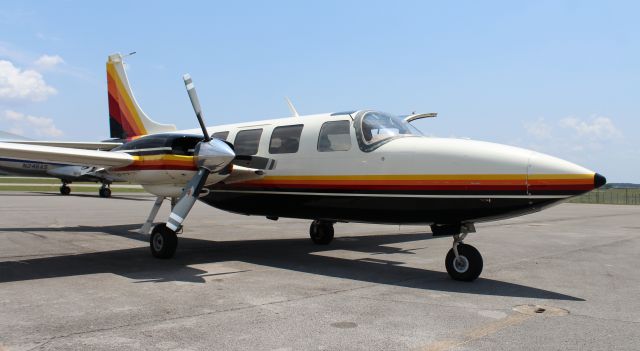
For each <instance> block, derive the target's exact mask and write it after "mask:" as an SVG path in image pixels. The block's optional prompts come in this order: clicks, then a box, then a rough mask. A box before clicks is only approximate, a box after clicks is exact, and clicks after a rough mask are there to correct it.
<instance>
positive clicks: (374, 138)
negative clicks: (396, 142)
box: [355, 111, 422, 152]
mask: <svg viewBox="0 0 640 351" xmlns="http://www.w3.org/2000/svg"><path fill="white" fill-rule="evenodd" d="M355 126H356V132H357V133H358V136H359V138H358V144H359V145H360V148H361V149H362V150H363V151H366V152H369V151H372V150H374V149H376V148H378V147H379V146H381V145H383V144H385V143H387V142H388V141H390V140H392V139H395V138H399V137H405V136H422V133H420V131H418V130H417V129H416V128H415V127H413V126H411V124H409V123H407V122H405V121H404V120H403V119H401V118H400V117H398V116H395V115H392V114H389V113H385V112H379V111H363V112H360V113H359V114H358V116H356V123H355Z"/></svg>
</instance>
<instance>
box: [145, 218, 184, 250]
mask: <svg viewBox="0 0 640 351" xmlns="http://www.w3.org/2000/svg"><path fill="white" fill-rule="evenodd" d="M149 246H150V247H151V254H152V255H153V257H156V258H171V257H173V255H174V254H175V253H176V248H177V247H178V236H177V235H176V232H174V231H173V230H171V229H169V228H167V225H166V224H165V223H160V224H156V226H155V227H153V230H152V231H151V236H150V237H149Z"/></svg>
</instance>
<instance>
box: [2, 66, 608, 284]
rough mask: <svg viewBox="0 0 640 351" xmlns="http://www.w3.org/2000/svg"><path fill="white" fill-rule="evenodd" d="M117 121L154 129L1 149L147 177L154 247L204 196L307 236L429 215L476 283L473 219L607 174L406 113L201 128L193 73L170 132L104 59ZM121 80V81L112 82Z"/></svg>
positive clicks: (323, 237) (538, 201)
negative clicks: (424, 123) (305, 229)
mask: <svg viewBox="0 0 640 351" xmlns="http://www.w3.org/2000/svg"><path fill="white" fill-rule="evenodd" d="M107 73H108V81H109V96H110V100H111V97H112V96H117V97H118V99H119V103H118V104H115V103H114V104H112V103H111V101H110V115H111V118H112V119H117V121H118V122H119V123H120V124H121V125H122V126H123V130H125V132H126V131H127V130H128V131H132V130H134V129H135V128H139V129H138V131H137V132H136V133H137V134H147V135H146V136H143V137H140V138H137V139H133V140H130V141H127V142H125V143H123V144H122V145H121V146H119V147H117V148H114V149H113V150H111V151H93V150H77V149H71V148H59V147H52V146H41V145H15V144H3V143H0V156H1V157H7V158H23V159H31V160H39V161H48V162H65V163H71V164H76V165H86V166H93V167H101V168H103V169H104V171H105V172H108V173H109V174H112V175H114V176H117V177H119V178H121V179H126V180H128V181H131V182H135V183H139V184H141V185H142V186H143V187H144V188H145V189H146V190H147V191H148V192H150V193H152V194H155V195H156V196H157V200H156V202H155V204H154V206H153V208H152V211H151V213H150V214H149V218H148V219H147V221H146V223H145V224H144V225H143V227H142V231H143V232H145V233H148V232H149V229H151V223H152V222H153V220H154V218H155V216H156V214H157V212H158V209H159V207H160V206H161V204H162V202H163V200H164V199H165V198H170V199H171V203H172V210H171V214H170V215H169V218H168V219H167V222H166V223H160V224H156V225H155V226H154V227H153V230H152V231H151V235H150V240H149V241H150V248H151V253H152V254H153V256H155V257H158V258H169V257H172V256H173V255H174V253H175V251H176V247H177V242H178V241H177V235H176V234H177V233H179V232H180V230H181V228H182V225H183V223H184V220H185V218H186V217H187V215H188V214H189V211H190V210H191V208H192V206H193V204H194V203H195V201H196V200H200V201H202V202H204V203H206V204H208V205H211V206H214V207H216V208H219V209H223V210H226V211H230V212H234V213H240V214H245V215H257V216H265V217H266V218H269V219H273V220H275V219H278V218H279V217H288V218H303V219H309V220H311V221H312V222H311V226H310V236H311V240H312V241H313V242H314V243H316V244H319V245H326V244H329V243H330V242H331V240H332V239H333V236H334V229H333V225H334V223H336V222H366V223H385V224H392V223H393V224H424V225H429V226H431V230H432V232H433V235H434V236H440V235H449V236H452V237H453V245H452V248H451V250H449V252H448V254H447V256H446V259H445V266H446V269H447V272H448V273H449V275H450V276H451V277H452V278H453V279H456V280H463V281H472V280H474V279H476V278H477V277H478V276H479V275H480V273H481V271H482V265H483V262H482V256H481V255H480V253H479V252H478V251H477V250H476V249H475V248H474V247H473V246H471V245H467V244H464V243H463V239H464V238H465V237H466V235H467V234H468V233H472V232H475V227H474V223H477V222H483V221H491V220H498V219H505V218H511V217H515V216H520V215H524V214H527V213H532V212H536V211H540V210H541V209H543V208H546V207H549V206H551V205H554V204H557V203H559V202H562V201H565V200H567V199H568V198H570V197H572V196H576V195H579V194H582V193H585V192H588V191H590V190H592V189H594V188H598V187H600V186H602V185H604V184H605V183H606V179H605V178H604V177H603V176H601V175H600V174H597V173H595V172H593V171H590V170H588V169H586V168H583V167H580V166H578V165H575V164H573V163H570V162H567V161H564V160H561V159H558V158H555V157H552V156H548V155H544V154H541V153H537V152H534V151H530V150H525V149H521V148H516V147H511V146H506V145H500V144H494V143H488V142H481V141H474V140H461V139H451V138H432V137H425V136H423V135H422V134H421V133H420V132H419V131H418V130H417V129H415V128H414V127H412V126H411V124H409V122H408V121H410V120H413V119H416V118H422V117H430V116H433V114H425V115H411V116H408V117H406V118H404V119H403V118H399V117H397V116H394V115H391V114H388V113H384V112H379V111H372V110H359V111H349V112H338V113H327V114H317V115H309V116H299V115H298V113H297V112H296V111H295V108H293V107H292V106H291V107H292V112H293V115H294V116H293V117H290V118H282V119H273V120H264V121H256V122H248V123H238V124H230V125H221V126H215V127H205V123H204V119H203V117H202V111H201V108H200V103H199V101H198V97H197V95H196V91H195V88H194V85H193V82H192V80H191V78H190V77H189V76H188V75H185V77H184V81H185V85H186V88H187V91H188V94H189V97H190V99H191V102H192V105H193V107H194V110H195V112H196V116H197V118H198V122H199V123H200V127H201V128H200V129H193V130H186V131H179V132H176V131H168V132H167V131H166V130H167V129H171V126H166V125H160V124H157V123H156V122H153V121H152V120H151V119H149V118H148V117H147V116H146V115H145V114H144V113H143V112H142V110H141V109H140V107H139V106H138V104H137V103H136V102H135V99H134V98H133V95H132V93H131V90H130V87H129V85H128V81H127V78H126V74H125V71H124V69H123V66H122V57H121V56H120V55H119V54H115V55H111V56H110V57H109V60H108V62H107ZM112 88H113V89H112Z"/></svg>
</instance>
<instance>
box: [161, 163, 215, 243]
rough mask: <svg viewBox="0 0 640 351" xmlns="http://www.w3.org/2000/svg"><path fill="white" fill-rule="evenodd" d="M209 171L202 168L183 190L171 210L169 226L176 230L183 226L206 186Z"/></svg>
mask: <svg viewBox="0 0 640 351" xmlns="http://www.w3.org/2000/svg"><path fill="white" fill-rule="evenodd" d="M208 176H209V171H208V170H207V169H204V168H200V169H199V170H198V173H196V175H195V176H193V178H191V180H190V181H189V183H188V184H187V186H186V187H185V188H184V190H183V191H182V195H180V199H179V200H178V202H177V203H176V205H175V206H174V207H173V209H172V210H171V214H170V215H169V220H168V221H167V228H169V229H171V230H173V231H174V232H175V231H177V230H178V229H180V227H182V222H184V219H185V218H187V215H188V214H189V212H190V211H191V208H192V207H193V204H195V203H196V200H197V199H198V196H199V195H200V191H201V190H202V187H204V184H205V182H206V181H207V177H208Z"/></svg>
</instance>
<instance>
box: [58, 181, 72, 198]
mask: <svg viewBox="0 0 640 351" xmlns="http://www.w3.org/2000/svg"><path fill="white" fill-rule="evenodd" d="M69 194H71V188H69V186H68V185H67V183H66V182H62V186H60V195H69Z"/></svg>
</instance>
